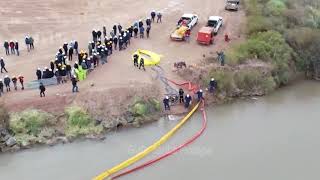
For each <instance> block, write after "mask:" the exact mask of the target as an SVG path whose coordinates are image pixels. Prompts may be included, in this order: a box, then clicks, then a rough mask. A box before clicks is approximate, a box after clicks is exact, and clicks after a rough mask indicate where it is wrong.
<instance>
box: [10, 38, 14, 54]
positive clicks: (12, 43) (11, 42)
mask: <svg viewBox="0 0 320 180" xmlns="http://www.w3.org/2000/svg"><path fill="white" fill-rule="evenodd" d="M9 46H10V51H11V54H15V51H14V42H13V41H12V40H10V43H9Z"/></svg>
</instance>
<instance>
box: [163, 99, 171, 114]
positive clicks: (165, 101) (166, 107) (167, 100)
mask: <svg viewBox="0 0 320 180" xmlns="http://www.w3.org/2000/svg"><path fill="white" fill-rule="evenodd" d="M163 105H164V110H165V111H167V110H168V111H170V104H169V97H168V96H166V97H165V98H164V99H163Z"/></svg>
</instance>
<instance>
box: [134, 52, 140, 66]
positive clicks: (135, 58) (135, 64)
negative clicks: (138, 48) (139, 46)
mask: <svg viewBox="0 0 320 180" xmlns="http://www.w3.org/2000/svg"><path fill="white" fill-rule="evenodd" d="M138 58H139V56H138V55H137V54H135V55H133V65H134V66H135V67H139V64H138Z"/></svg>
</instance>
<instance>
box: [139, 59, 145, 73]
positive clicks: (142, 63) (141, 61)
mask: <svg viewBox="0 0 320 180" xmlns="http://www.w3.org/2000/svg"><path fill="white" fill-rule="evenodd" d="M140 68H142V69H143V70H144V71H146V68H144V59H143V58H141V59H140V66H139V69H140Z"/></svg>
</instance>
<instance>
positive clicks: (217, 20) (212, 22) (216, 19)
mask: <svg viewBox="0 0 320 180" xmlns="http://www.w3.org/2000/svg"><path fill="white" fill-rule="evenodd" d="M222 25H223V20H222V17H220V16H210V17H209V20H208V23H207V26H208V27H212V28H213V33H214V34H215V35H217V34H218V31H219V29H220V28H221V27H222Z"/></svg>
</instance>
